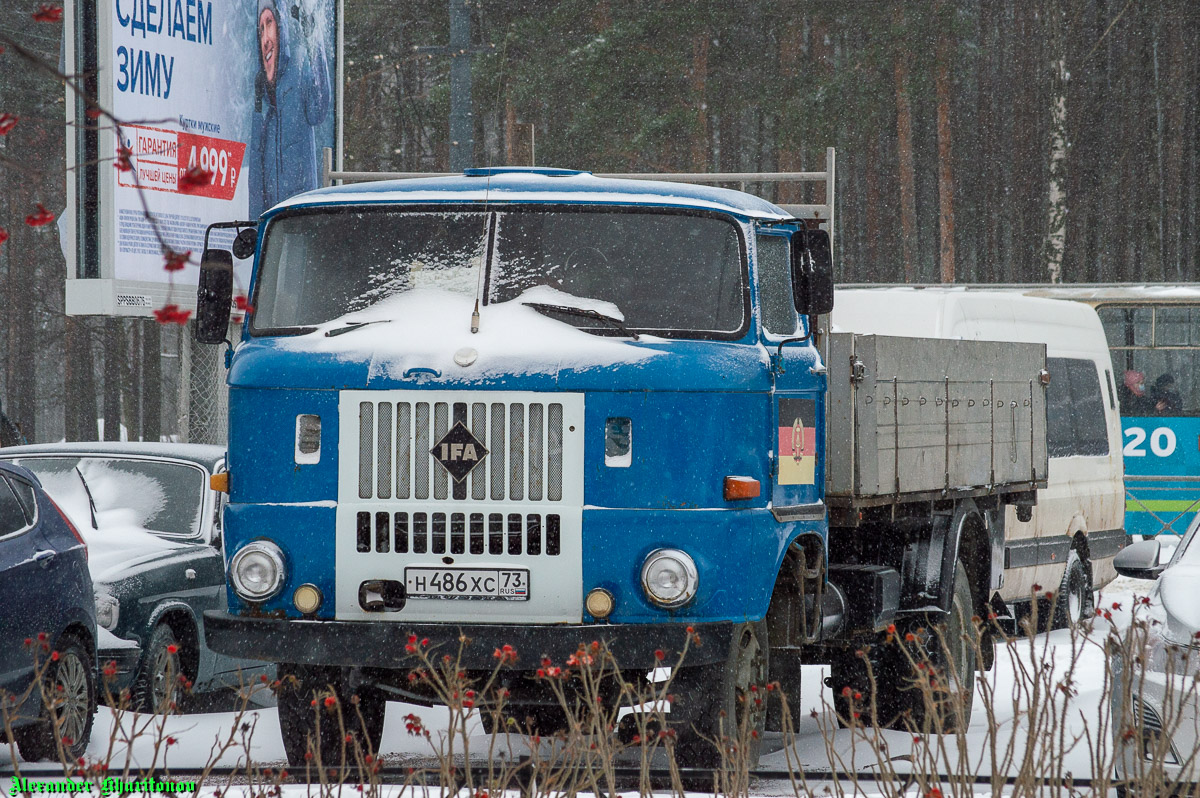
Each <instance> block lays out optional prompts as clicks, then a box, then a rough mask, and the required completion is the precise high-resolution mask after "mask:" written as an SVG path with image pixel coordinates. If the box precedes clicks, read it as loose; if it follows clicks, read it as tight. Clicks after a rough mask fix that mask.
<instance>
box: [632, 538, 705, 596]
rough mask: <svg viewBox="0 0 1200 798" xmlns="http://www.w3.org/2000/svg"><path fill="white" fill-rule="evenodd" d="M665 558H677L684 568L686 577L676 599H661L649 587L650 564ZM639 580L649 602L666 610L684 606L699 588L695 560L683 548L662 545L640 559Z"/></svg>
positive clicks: (698, 576)
mask: <svg viewBox="0 0 1200 798" xmlns="http://www.w3.org/2000/svg"><path fill="white" fill-rule="evenodd" d="M665 558H671V559H674V560H677V561H678V562H679V563H680V564H681V565H682V566H683V569H684V576H685V578H686V582H685V588H684V590H683V592H682V593H681V594H680V596H679V597H678V598H676V599H663V598H661V597H659V596H657V595H655V593H654V591H653V590H652V589H651V587H650V580H649V572H650V566H651V565H653V564H654V563H656V562H658V561H659V560H662V559H665ZM641 581H642V592H643V593H644V594H645V596H646V598H647V599H649V601H650V603H651V604H654V605H655V606H657V607H661V608H663V609H667V610H677V609H679V608H681V607H686V606H687V605H688V604H690V603H692V601H693V600H695V598H696V594H697V593H698V592H699V589H700V575H699V572H698V571H697V569H696V561H695V560H694V559H693V558H692V556H691V555H690V554H688V553H687V552H686V551H684V550H683V549H675V548H667V547H663V548H658V549H655V550H654V551H652V552H650V553H649V554H647V555H646V559H645V560H643V561H642V572H641Z"/></svg>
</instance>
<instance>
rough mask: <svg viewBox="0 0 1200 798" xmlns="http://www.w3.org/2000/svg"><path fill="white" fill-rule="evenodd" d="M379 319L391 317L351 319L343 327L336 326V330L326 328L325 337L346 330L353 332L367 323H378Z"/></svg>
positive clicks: (344, 332) (341, 333)
mask: <svg viewBox="0 0 1200 798" xmlns="http://www.w3.org/2000/svg"><path fill="white" fill-rule="evenodd" d="M381 321H391V319H371V320H370V321H352V322H349V323H348V324H347V325H346V326H345V327H338V328H337V329H336V330H326V331H325V337H326V338H332V337H333V336H335V335H345V334H346V333H348V332H354V331H355V330H357V329H358V328H360V327H366V326H367V325H368V324H379V323H380V322H381Z"/></svg>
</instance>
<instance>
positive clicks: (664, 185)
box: [275, 167, 792, 220]
mask: <svg viewBox="0 0 1200 798" xmlns="http://www.w3.org/2000/svg"><path fill="white" fill-rule="evenodd" d="M393 202H403V203H480V204H482V203H484V202H487V203H497V204H500V203H510V202H528V203H538V202H541V203H561V204H569V205H642V206H657V207H673V208H693V209H700V210H712V211H721V212H724V213H732V214H737V215H739V216H746V217H750V218H752V219H770V220H779V219H790V218H792V215H791V214H790V213H788V212H787V211H785V210H783V209H782V208H780V207H779V206H777V205H774V204H772V203H770V202H767V201H766V200H764V199H762V198H760V197H756V196H754V195H752V194H746V193H744V192H741V191H733V190H731V189H727V188H716V187H713V186H702V185H696V184H693V183H670V182H666V181H659V180H625V179H617V178H609V177H596V176H595V175H593V174H592V173H591V172H577V171H574V170H570V169H548V168H535V167H495V168H490V169H468V170H467V171H466V172H464V173H463V174H462V175H455V176H452V177H420V178H411V179H404V180H380V181H376V182H369V183H352V184H350V185H344V186H331V187H329V188H320V189H316V190H315V191H308V192H305V193H303V194H298V195H296V196H295V197H292V198H290V199H288V200H285V201H283V202H281V203H280V204H279V205H277V206H275V209H276V210H278V209H283V208H297V207H315V206H322V205H333V204H342V203H346V204H351V203H353V204H368V203H369V204H380V203H393Z"/></svg>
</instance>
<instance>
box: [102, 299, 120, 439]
mask: <svg viewBox="0 0 1200 798" xmlns="http://www.w3.org/2000/svg"><path fill="white" fill-rule="evenodd" d="M122 337H123V336H122V335H121V320H120V319H105V320H104V440H106V441H119V440H121V371H122V368H121V359H122V358H121V355H122V347H121V339H122Z"/></svg>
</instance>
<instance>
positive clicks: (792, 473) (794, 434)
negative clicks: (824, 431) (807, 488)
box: [779, 399, 817, 485]
mask: <svg viewBox="0 0 1200 798" xmlns="http://www.w3.org/2000/svg"><path fill="white" fill-rule="evenodd" d="M816 424H817V412H816V402H815V401H814V400H812V399H780V400H779V484H780V485H812V484H814V483H815V482H816V481H817V426H816Z"/></svg>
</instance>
